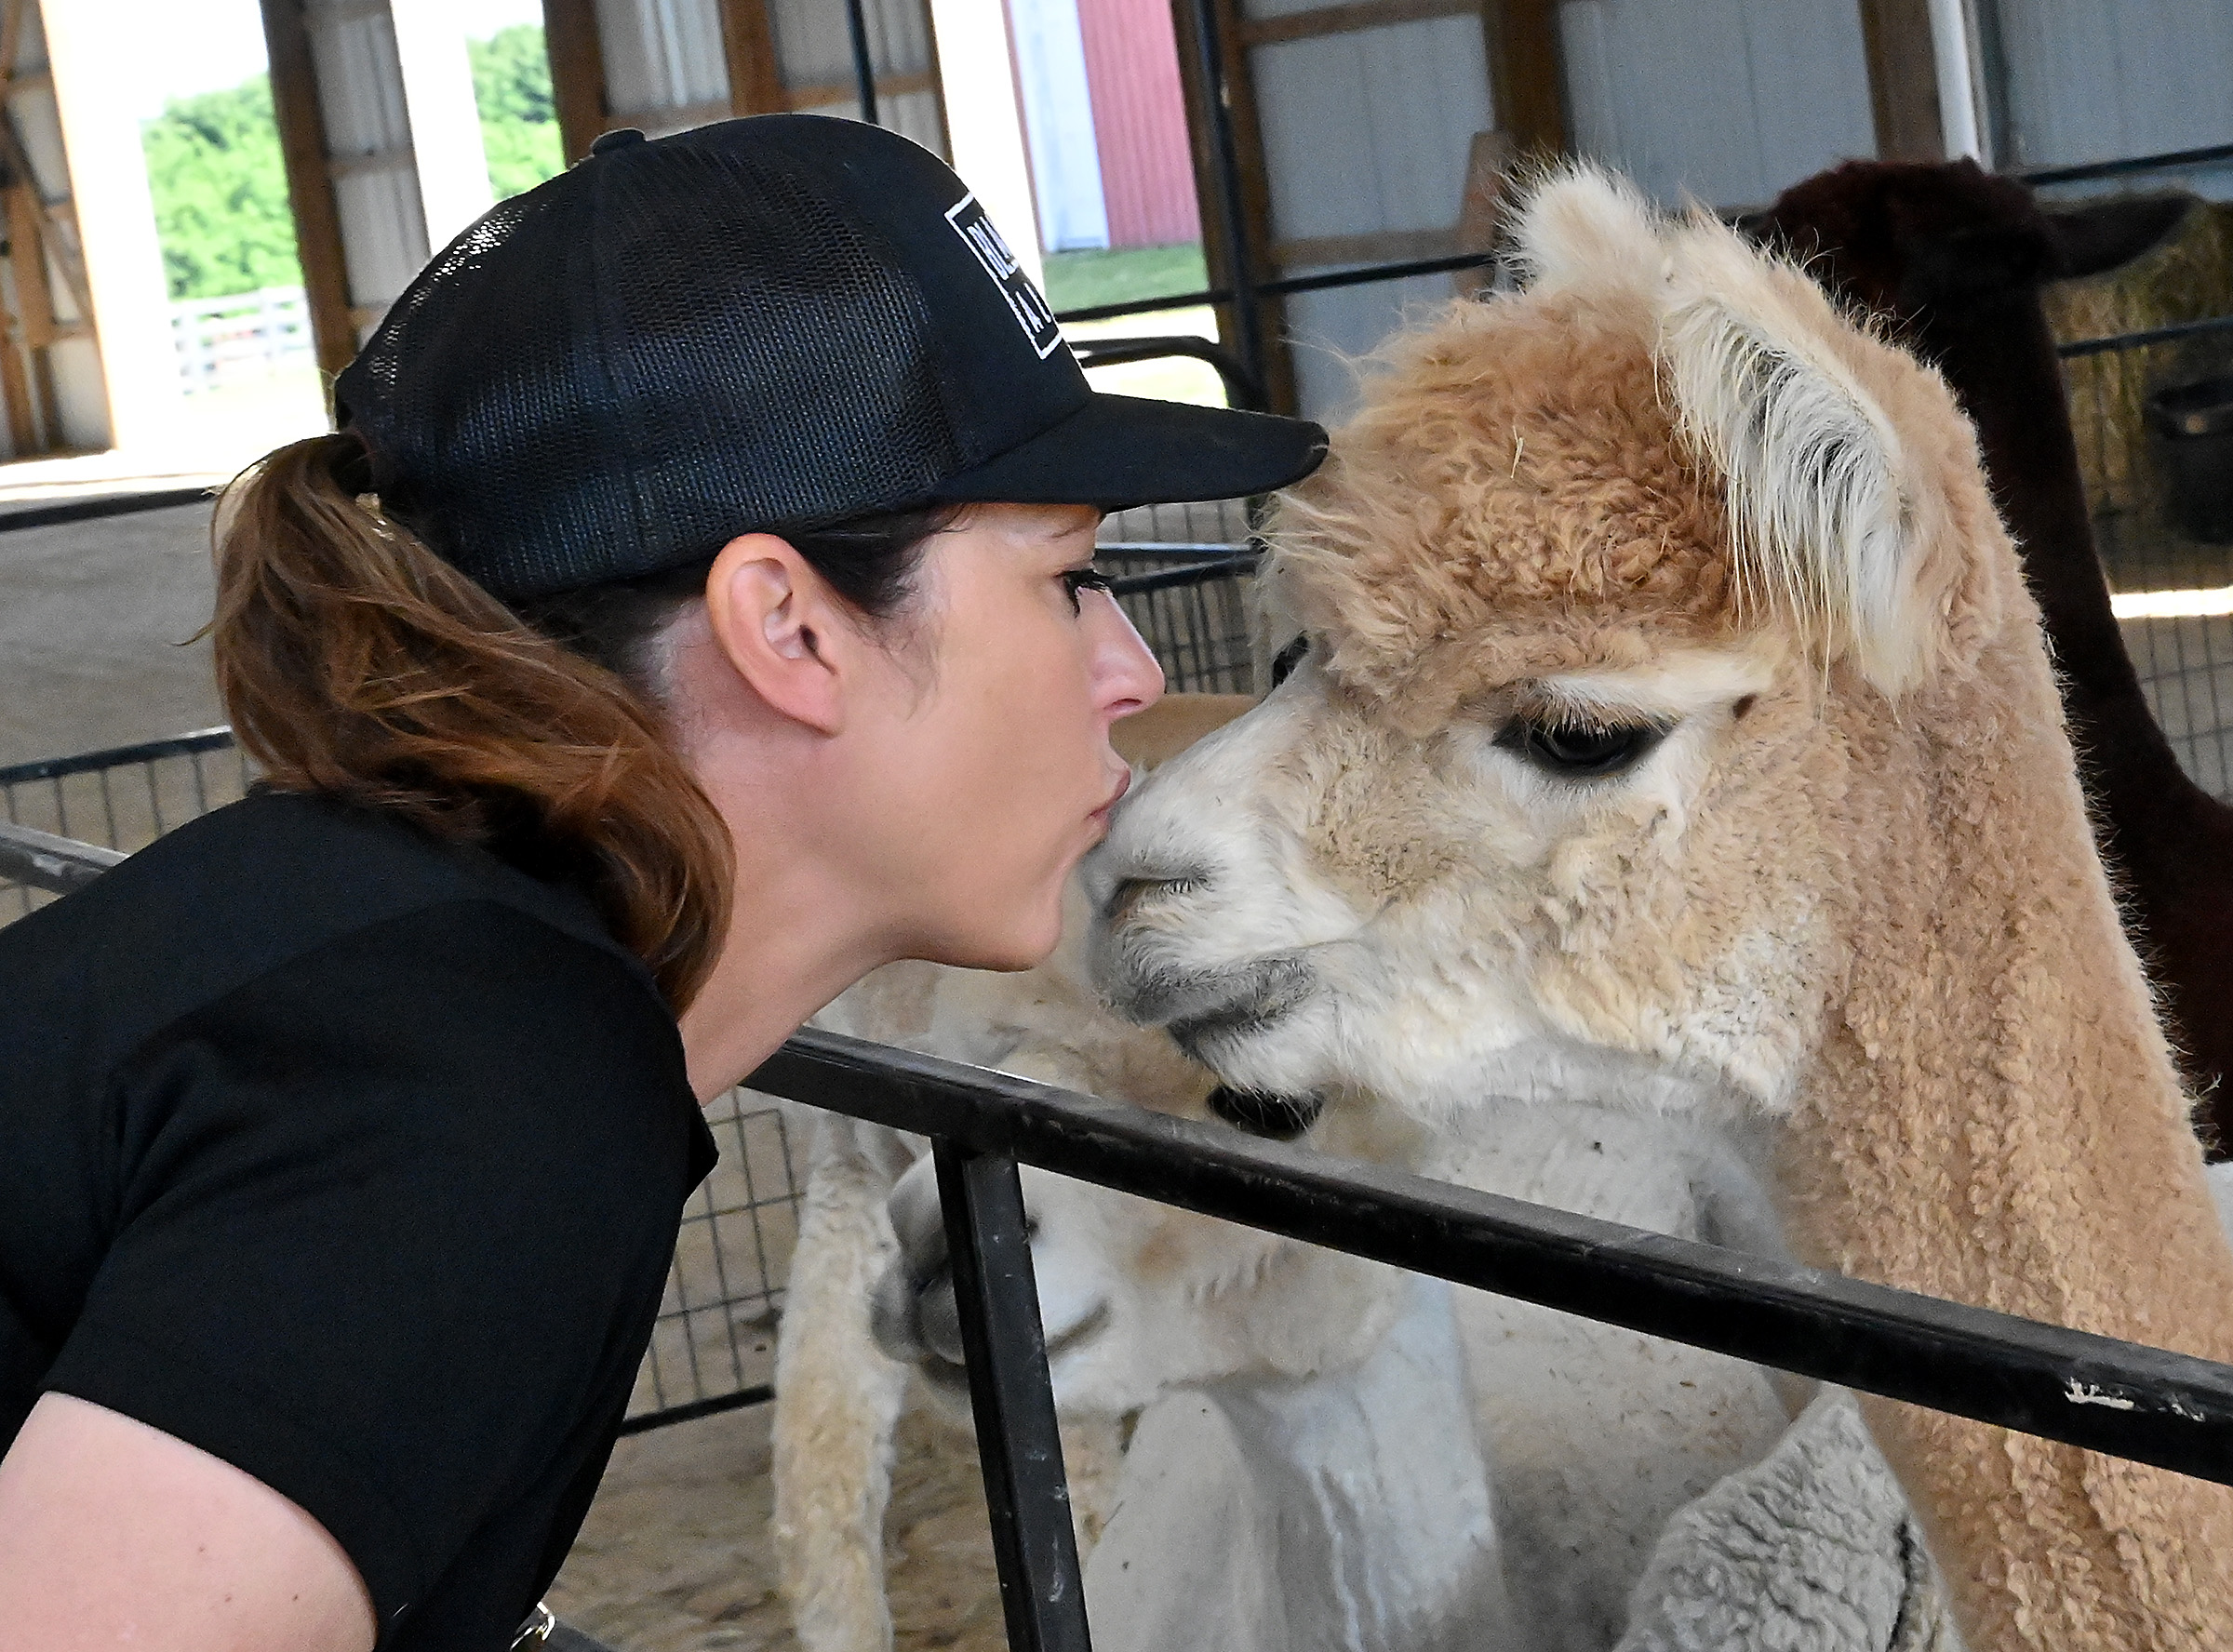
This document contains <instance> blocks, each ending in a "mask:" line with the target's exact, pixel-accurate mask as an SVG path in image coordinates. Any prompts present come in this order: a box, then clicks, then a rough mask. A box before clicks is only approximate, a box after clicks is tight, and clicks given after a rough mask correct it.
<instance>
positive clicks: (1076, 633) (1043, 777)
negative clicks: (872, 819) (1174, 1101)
mask: <svg viewBox="0 0 2233 1652" xmlns="http://www.w3.org/2000/svg"><path fill="white" fill-rule="evenodd" d="M1099 523H1100V513H1098V512H1096V511H1093V510H1091V509H1089V508H1087V507H1084V506H1076V505H981V506H977V507H974V508H972V509H971V510H970V512H969V513H968V514H967V515H966V516H965V517H963V518H962V520H961V521H960V522H959V523H958V524H957V525H956V526H953V527H950V528H948V529H946V530H945V531H944V532H943V533H939V534H936V535H933V536H932V537H931V539H930V540H929V541H928V543H927V544H926V546H925V548H924V553H923V561H922V564H921V566H920V569H919V571H918V573H917V576H916V601H915V603H914V604H913V605H911V606H913V608H914V610H915V615H916V618H915V619H914V620H913V627H912V630H913V634H912V636H911V637H910V638H908V639H907V640H905V641H895V643H894V644H893V664H894V667H895V669H896V670H897V671H898V672H900V673H903V674H904V676H906V677H907V678H909V679H911V681H910V682H909V683H907V684H906V685H905V686H904V692H895V694H894V695H893V697H892V698H891V699H890V700H889V708H890V716H889V722H888V723H886V724H885V726H881V727H879V728H878V729H877V730H876V733H877V735H878V737H879V738H878V740H877V744H878V746H879V747H880V752H879V764H880V767H881V771H882V772H881V775H880V779H881V782H882V783H881V784H880V785H879V786H878V787H877V788H876V794H875V797H874V800H873V803H874V806H876V808H877V809H878V811H879V813H884V812H885V811H887V810H889V813H888V814H886V815H885V819H883V820H882V821H881V823H880V824H881V825H882V827H883V828H884V830H883V831H881V832H879V833H877V836H878V837H879V839H881V840H882V842H883V844H884V845H885V846H886V849H887V852H886V854H885V856H884V858H883V859H884V864H883V866H882V867H881V868H880V869H879V872H880V875H881V877H882V878H883V879H884V880H885V882H886V886H887V888H888V889H889V891H890V893H891V895H892V897H893V899H894V900H895V903H896V904H897V905H898V906H899V907H900V909H901V910H902V911H903V912H905V913H907V914H908V919H909V922H910V926H911V927H912V928H913V930H914V932H915V933H914V934H913V936H911V937H910V944H909V947H908V950H909V952H910V953H913V954H914V955H916V956H923V957H929V958H932V959H934V960H936V961H937V962H940V963H946V964H957V965H964V966H972V967H977V968H991V969H1019V968H1024V967H1028V966H1031V965H1033V964H1036V963H1037V962H1038V961H1039V960H1040V959H1041V958H1043V957H1044V956H1045V955H1046V954H1047V953H1048V952H1049V951H1050V950H1051V949H1052V947H1053V946H1054V943H1055V941H1056V939H1058V938H1059V936H1060V934H1061V926H1062V916H1061V912H1062V892H1063V884H1064V882H1065V881H1066V880H1067V879H1068V877H1069V875H1070V873H1071V871H1072V869H1073V868H1075V867H1076V864H1077V862H1078V860H1079V859H1081V858H1082V857H1083V856H1084V855H1085V853H1086V851H1087V850H1089V849H1090V848H1091V847H1092V846H1094V845H1095V844H1097V843H1099V842H1100V841H1101V838H1102V836H1103V833H1105V832H1106V831H1107V828H1108V812H1109V810H1110V808H1111V807H1112V806H1114V805H1115V803H1116V799H1117V798H1118V797H1119V796H1120V795H1122V792H1123V788H1124V786H1125V784H1126V781H1127V778H1128V772H1127V769H1126V766H1125V765H1124V763H1123V761H1122V760H1121V759H1120V758H1118V757H1117V755H1116V753H1115V752H1114V751H1112V750H1111V749H1110V745H1109V727H1110V726H1111V725H1112V724H1113V723H1115V722H1116V719H1117V718H1119V717H1122V716H1127V715H1129V714H1130V713H1133V712H1136V711H1140V710H1142V709H1143V707H1145V706H1147V705H1150V704H1152V703H1153V702H1154V701H1155V700H1156V699H1157V698H1158V697H1159V696H1160V695H1161V693H1162V691H1163V673H1162V671H1161V669H1160V668H1159V667H1158V666H1157V663H1156V660H1155V657H1154V655H1152V654H1151V653H1150V652H1149V651H1148V649H1147V646H1146V645H1145V644H1144V643H1143V642H1142V641H1141V639H1140V634H1139V633H1138V632H1136V631H1134V630H1133V629H1132V625H1131V622H1130V620H1127V619H1126V618H1125V617H1124V614H1123V611H1122V610H1121V609H1119V608H1118V607H1117V606H1116V601H1115V600H1114V599H1113V598H1112V597H1111V596H1110V595H1109V594H1108V593H1106V592H1105V591H1101V590H1097V589H1091V588H1085V589H1080V588H1079V587H1078V586H1077V584H1076V579H1077V576H1079V575H1081V574H1086V573H1088V572H1089V571H1090V566H1091V563H1092V557H1093V536H1094V532H1095V530H1096V528H1097V527H1098V526H1099ZM899 687H900V685H896V684H895V689H897V688H899Z"/></svg>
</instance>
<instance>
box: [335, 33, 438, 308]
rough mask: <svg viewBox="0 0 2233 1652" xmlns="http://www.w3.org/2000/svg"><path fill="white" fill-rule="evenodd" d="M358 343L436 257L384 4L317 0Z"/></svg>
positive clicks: (339, 208)
mask: <svg viewBox="0 0 2233 1652" xmlns="http://www.w3.org/2000/svg"><path fill="white" fill-rule="evenodd" d="M303 23H304V26H305V27H306V29H307V31H308V33H309V35H310V52H311V60H312V62H313V63H314V66H315V68H316V71H317V77H318V105H319V108H320V110H321V111H322V113H323V114H324V116H325V124H326V152H327V153H328V155H329V156H330V157H331V159H332V162H333V164H334V180H333V197H334V207H335V209H336V211H337V212H338V213H339V214H340V217H341V256H342V260H343V261H344V262H345V263H346V265H347V267H348V274H349V303H350V307H351V308H352V309H353V310H354V311H355V312H356V313H357V338H358V340H359V341H360V342H361V341H362V340H365V339H367V338H369V337H370V336H371V332H372V329H373V327H375V326H378V325H379V320H380V316H381V313H384V312H385V311H386V309H387V306H388V305H389V304H390V303H391V302H392V301H393V300H394V298H395V295H396V294H397V293H399V292H401V291H402V290H403V289H404V288H405V287H406V286H408V285H409V283H410V279H411V277H412V276H413V275H415V274H417V273H419V269H420V266H421V265H422V264H424V263H425V262H426V260H427V258H428V257H429V255H430V254H431V252H432V250H433V249H432V248H431V247H429V246H428V245H427V238H426V216H425V211H424V208H423V206H422V204H421V200H420V196H419V175H418V171H417V167H416V164H415V162H414V160H413V157H412V154H411V122H410V114H409V113H408V110H407V109H406V107H405V104H404V97H403V71H402V67H401V65H400V64H399V63H398V62H397V60H396V54H395V28H394V21H393V20H391V19H390V17H389V16H388V8H387V6H386V4H385V0H313V3H312V4H311V5H309V6H308V7H305V8H304V11H303Z"/></svg>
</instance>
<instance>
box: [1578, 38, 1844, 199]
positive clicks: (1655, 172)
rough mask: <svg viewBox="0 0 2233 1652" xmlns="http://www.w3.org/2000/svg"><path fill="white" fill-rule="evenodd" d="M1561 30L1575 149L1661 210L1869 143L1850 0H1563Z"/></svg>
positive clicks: (1792, 175) (1778, 184)
mask: <svg viewBox="0 0 2233 1652" xmlns="http://www.w3.org/2000/svg"><path fill="white" fill-rule="evenodd" d="M1559 31H1560V36H1561V40H1562V43H1563V45H1564V47H1565V53H1566V84H1567V98H1568V106H1569V108H1570V110H1571V121H1572V125H1573V142H1574V147H1575V149H1576V150H1577V151H1578V152H1580V153H1583V154H1587V155H1594V156H1597V157H1598V158H1599V159H1602V160H1606V161H1610V162H1611V163H1612V164H1613V165H1614V166H1617V167H1620V168H1621V169H1622V170H1624V171H1625V172H1627V173H1628V174H1629V175H1630V176H1631V177H1633V178H1635V180H1637V182H1638V183H1639V184H1640V185H1642V187H1643V188H1644V189H1645V191H1646V192H1647V193H1651V195H1653V196H1655V197H1657V198H1658V199H1659V200H1661V201H1663V202H1665V203H1666V204H1668V205H1670V206H1672V205H1676V204H1678V203H1679V202H1680V201H1681V200H1682V198H1683V197H1684V195H1685V194H1686V193H1688V194H1690V195H1693V196H1695V197H1696V198H1697V199H1699V200H1701V201H1704V202H1705V203H1706V204H1708V205H1709V206H1715V207H1742V206H1753V205H1759V204H1764V203H1766V202H1768V201H1770V200H1772V199H1773V198H1774V197H1775V195H1776V194H1777V193H1779V192H1780V191H1781V190H1782V189H1783V188H1784V187H1785V185H1786V184H1790V183H1795V182H1797V181H1798V180H1799V179H1801V178H1805V177H1807V176H1808V175H1810V174H1811V173H1814V172H1819V171H1821V170H1822V169H1823V168H1824V167H1829V166H1833V165H1835V164H1836V163H1837V162H1839V161H1841V160H1846V159H1850V158H1852V157H1855V156H1873V155H1874V154H1875V153H1877V147H1876V132H1875V124H1874V120H1873V116H1872V113H1871V109H1870V103H1869V89H1868V59H1867V54H1866V51H1865V47H1864V43H1863V39H1862V33H1861V14H1860V9H1859V7H1856V6H1855V5H1854V4H1853V0H1775V3H1774V4H1773V5H1760V4H1758V0H1566V4H1564V5H1562V6H1561V7H1559Z"/></svg>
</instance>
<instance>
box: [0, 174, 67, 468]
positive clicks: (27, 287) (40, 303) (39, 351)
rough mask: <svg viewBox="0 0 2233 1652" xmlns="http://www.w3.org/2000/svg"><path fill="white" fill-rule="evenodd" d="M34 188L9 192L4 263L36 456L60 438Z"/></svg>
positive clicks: (49, 301)
mask: <svg viewBox="0 0 2233 1652" xmlns="http://www.w3.org/2000/svg"><path fill="white" fill-rule="evenodd" d="M37 188H38V186H37V185H36V184H34V183H33V182H32V181H31V180H30V179H28V178H25V179H22V180H19V181H18V182H17V183H16V184H14V185H13V186H12V187H10V188H9V189H8V191H7V261H8V269H9V273H11V274H12V275H13V276H14V277H15V288H16V306H17V313H16V320H17V322H18V323H19V324H20V326H21V328H22V335H23V349H24V353H25V354H26V355H27V356H28V357H29V358H30V362H31V380H32V383H31V389H32V394H31V402H32V410H33V415H34V421H35V422H36V423H37V425H38V427H39V431H40V436H39V440H38V443H37V446H36V449H35V450H36V451H41V452H47V451H51V450H52V449H53V448H54V447H55V446H56V445H57V440H58V438H59V436H60V429H61V426H60V415H59V412H58V409H57V407H56V406H55V394H54V364H53V363H52V362H51V361H49V360H48V359H47V345H48V344H50V343H52V342H53V341H54V289H53V287H51V286H48V285H47V283H48V281H49V280H50V277H49V276H48V275H47V250H46V244H45V243H44V242H43V241H42V240H41V238H40V235H39V226H40V221H41V214H40V212H39V204H38V200H37V198H36V192H37Z"/></svg>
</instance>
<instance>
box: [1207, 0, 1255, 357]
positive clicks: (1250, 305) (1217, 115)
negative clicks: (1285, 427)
mask: <svg viewBox="0 0 2233 1652" xmlns="http://www.w3.org/2000/svg"><path fill="white" fill-rule="evenodd" d="M1193 7H1194V43H1195V57H1196V60H1197V65H1198V66H1199V68H1200V71H1201V76H1202V90H1203V92H1204V94H1205V101H1206V102H1207V103H1208V104H1209V114H1210V158H1211V159H1212V160H1213V161H1214V162H1215V163H1216V166H1217V196H1218V202H1217V204H1218V208H1219V216H1220V217H1222V218H1223V220H1225V259H1226V261H1227V266H1228V267H1227V269H1226V271H1225V274H1226V285H1227V286H1229V287H1231V288H1232V291H1233V326H1234V333H1235V337H1234V340H1233V343H1234V347H1235V348H1236V349H1237V351H1238V352H1239V353H1240V360H1241V365H1242V366H1245V367H1246V368H1247V369H1248V371H1249V377H1250V378H1251V379H1253V380H1255V381H1256V382H1257V383H1259V384H1262V383H1263V382H1264V314H1263V307H1262V305H1261V303H1260V302H1259V300H1258V299H1257V297H1256V271H1255V268H1254V265H1253V263H1252V262H1251V260H1250V256H1249V225H1248V213H1247V211H1246V210H1245V209H1244V208H1243V207H1242V205H1241V199H1240V152H1239V150H1238V149H1237V147H1236V146H1235V143H1234V139H1233V94H1232V91H1231V89H1230V88H1229V87H1227V86H1226V85H1225V48H1224V36H1223V34H1222V33H1220V32H1219V19H1218V11H1217V4H1216V0H1193Z"/></svg>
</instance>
